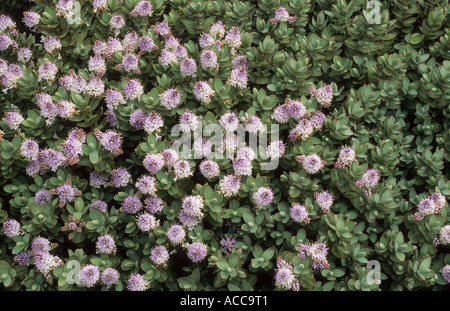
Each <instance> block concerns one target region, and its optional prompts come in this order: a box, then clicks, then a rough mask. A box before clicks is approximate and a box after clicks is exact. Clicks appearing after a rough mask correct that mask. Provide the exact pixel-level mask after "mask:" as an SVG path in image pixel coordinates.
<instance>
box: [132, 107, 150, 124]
mask: <svg viewBox="0 0 450 311" xmlns="http://www.w3.org/2000/svg"><path fill="white" fill-rule="evenodd" d="M145 118H147V114H146V113H145V111H144V110H142V109H137V110H135V111H133V112H132V113H131V114H130V124H131V126H133V127H134V128H136V129H143V128H144V122H145Z"/></svg>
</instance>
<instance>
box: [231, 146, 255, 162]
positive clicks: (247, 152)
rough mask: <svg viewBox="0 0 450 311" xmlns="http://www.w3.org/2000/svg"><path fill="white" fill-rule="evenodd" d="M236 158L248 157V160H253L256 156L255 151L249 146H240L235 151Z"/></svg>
mask: <svg viewBox="0 0 450 311" xmlns="http://www.w3.org/2000/svg"><path fill="white" fill-rule="evenodd" d="M236 158H237V159H242V158H245V159H248V160H250V161H253V160H254V159H255V158H256V153H255V151H253V149H252V148H250V147H241V148H239V150H238V151H237V154H236Z"/></svg>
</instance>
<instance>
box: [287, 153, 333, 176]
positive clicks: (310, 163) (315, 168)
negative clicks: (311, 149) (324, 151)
mask: <svg viewBox="0 0 450 311" xmlns="http://www.w3.org/2000/svg"><path fill="white" fill-rule="evenodd" d="M295 160H296V161H297V162H299V163H301V164H302V165H303V169H304V170H305V171H306V172H307V173H309V174H315V173H317V172H319V171H320V170H321V169H322V168H323V166H324V165H325V164H326V163H327V162H326V161H323V160H322V159H321V158H320V157H319V156H318V155H317V154H311V155H307V156H305V155H301V156H297V157H296V158H295Z"/></svg>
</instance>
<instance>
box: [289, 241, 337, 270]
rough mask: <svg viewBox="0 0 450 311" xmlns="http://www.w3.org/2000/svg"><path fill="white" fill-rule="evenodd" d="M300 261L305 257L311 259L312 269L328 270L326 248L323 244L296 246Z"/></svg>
mask: <svg viewBox="0 0 450 311" xmlns="http://www.w3.org/2000/svg"><path fill="white" fill-rule="evenodd" d="M297 250H298V251H299V256H300V259H302V260H305V258H306V256H309V257H311V261H312V267H313V269H321V268H329V267H330V265H329V263H328V260H327V254H328V247H327V246H326V245H325V243H321V242H316V243H312V244H302V243H298V244H297Z"/></svg>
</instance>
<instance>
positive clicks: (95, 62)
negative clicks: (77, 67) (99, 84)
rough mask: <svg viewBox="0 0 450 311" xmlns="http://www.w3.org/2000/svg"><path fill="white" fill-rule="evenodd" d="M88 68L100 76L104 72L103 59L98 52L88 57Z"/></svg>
mask: <svg viewBox="0 0 450 311" xmlns="http://www.w3.org/2000/svg"><path fill="white" fill-rule="evenodd" d="M88 69H89V71H92V72H94V73H95V74H97V75H100V76H102V75H103V74H104V73H105V72H106V62H105V59H104V58H103V57H102V56H100V55H99V54H95V55H94V56H92V57H91V58H90V59H89V62H88Z"/></svg>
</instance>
